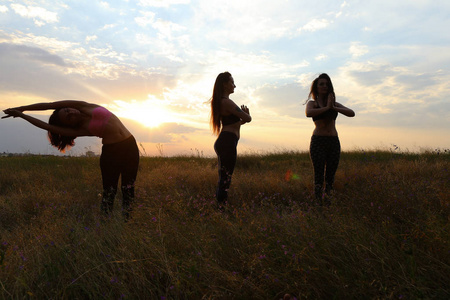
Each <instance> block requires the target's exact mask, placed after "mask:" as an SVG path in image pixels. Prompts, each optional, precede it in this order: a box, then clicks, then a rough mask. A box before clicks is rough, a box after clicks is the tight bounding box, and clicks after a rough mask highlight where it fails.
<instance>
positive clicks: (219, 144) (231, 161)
mask: <svg viewBox="0 0 450 300" xmlns="http://www.w3.org/2000/svg"><path fill="white" fill-rule="evenodd" d="M237 144H238V137H237V136H236V135H235V134H234V133H232V132H228V131H222V132H221V133H220V134H219V137H218V138H217V140H216V142H215V143H214V150H215V151H216V154H217V158H218V160H219V182H218V184H217V190H216V199H217V201H218V202H219V203H220V204H223V203H224V202H225V201H227V198H228V189H229V188H230V184H231V176H232V175H233V171H234V166H235V165H236V158H237V150H236V148H237Z"/></svg>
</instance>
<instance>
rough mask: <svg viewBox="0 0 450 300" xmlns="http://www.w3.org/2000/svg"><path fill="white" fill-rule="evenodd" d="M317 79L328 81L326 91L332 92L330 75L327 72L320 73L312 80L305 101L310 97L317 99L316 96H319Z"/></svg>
mask: <svg viewBox="0 0 450 300" xmlns="http://www.w3.org/2000/svg"><path fill="white" fill-rule="evenodd" d="M319 79H326V80H327V81H328V93H332V94H334V88H333V83H332V82H331V78H330V76H328V74H326V73H322V74H320V75H319V77H317V78H316V79H314V80H313V82H312V84H311V90H310V91H309V95H308V99H307V100H306V101H308V100H310V99H313V100H317V98H318V97H319V90H318V87H317V85H318V83H319Z"/></svg>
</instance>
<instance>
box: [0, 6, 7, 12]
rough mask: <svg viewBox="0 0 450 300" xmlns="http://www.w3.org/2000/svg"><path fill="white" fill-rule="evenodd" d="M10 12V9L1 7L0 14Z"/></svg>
mask: <svg viewBox="0 0 450 300" xmlns="http://www.w3.org/2000/svg"><path fill="white" fill-rule="evenodd" d="M7 11H8V7H7V6H5V5H0V13H6V12H7Z"/></svg>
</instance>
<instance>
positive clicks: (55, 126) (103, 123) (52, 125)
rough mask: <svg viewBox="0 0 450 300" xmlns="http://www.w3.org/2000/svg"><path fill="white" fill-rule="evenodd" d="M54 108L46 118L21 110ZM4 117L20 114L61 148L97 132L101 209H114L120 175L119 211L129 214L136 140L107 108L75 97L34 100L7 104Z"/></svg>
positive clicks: (67, 147)
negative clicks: (58, 99)
mask: <svg viewBox="0 0 450 300" xmlns="http://www.w3.org/2000/svg"><path fill="white" fill-rule="evenodd" d="M49 109H53V110H54V111H53V113H52V115H51V116H50V119H49V122H48V123H46V122H43V121H41V120H39V119H36V118H33V117H31V116H29V115H26V114H24V113H23V112H24V111H35V110H49ZM3 112H4V113H5V114H7V116H5V117H3V118H7V117H14V118H16V117H19V118H22V119H24V120H26V121H28V122H30V123H31V124H33V125H34V126H36V127H39V128H41V129H44V130H47V132H48V138H49V140H50V143H51V144H52V145H53V146H54V147H56V148H58V150H59V151H61V152H64V151H65V150H66V149H69V148H70V147H72V146H73V145H74V144H75V142H74V140H75V138H76V137H79V136H98V137H100V138H101V139H102V144H103V147H102V154H101V156H100V169H101V173H102V181H103V198H102V202H101V210H102V211H103V212H105V213H106V214H109V213H110V212H111V211H112V209H113V203H114V198H115V196H116V193H117V184H118V181H119V176H121V177H122V185H121V189H122V197H123V198H122V199H123V201H122V208H123V210H122V213H123V215H124V216H125V217H126V218H128V217H129V212H130V211H131V203H132V201H133V199H134V183H135V181H136V176H137V171H138V165H139V149H138V147H137V144H136V140H135V139H134V137H133V135H132V134H131V133H130V132H129V131H128V129H127V128H126V127H125V126H124V125H123V124H122V122H121V121H120V120H119V119H118V118H117V117H116V116H115V115H114V114H113V113H111V112H110V111H108V110H107V109H106V108H104V107H102V106H99V105H96V104H92V103H87V102H84V101H76V100H63V101H56V102H49V103H36V104H31V105H26V106H19V107H14V108H8V109H5V110H4V111H3Z"/></svg>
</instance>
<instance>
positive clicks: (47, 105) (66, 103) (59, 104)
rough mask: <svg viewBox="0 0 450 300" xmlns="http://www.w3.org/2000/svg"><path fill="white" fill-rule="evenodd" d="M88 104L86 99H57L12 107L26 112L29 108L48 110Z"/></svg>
mask: <svg viewBox="0 0 450 300" xmlns="http://www.w3.org/2000/svg"><path fill="white" fill-rule="evenodd" d="M87 105H89V103H87V102H85V101H78V100H62V101H56V102H42V103H35V104H30V105H24V106H18V107H13V108H10V109H15V110H18V111H21V112H24V111H27V110H47V109H58V108H65V107H71V108H76V109H81V108H83V107H85V106H87Z"/></svg>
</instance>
